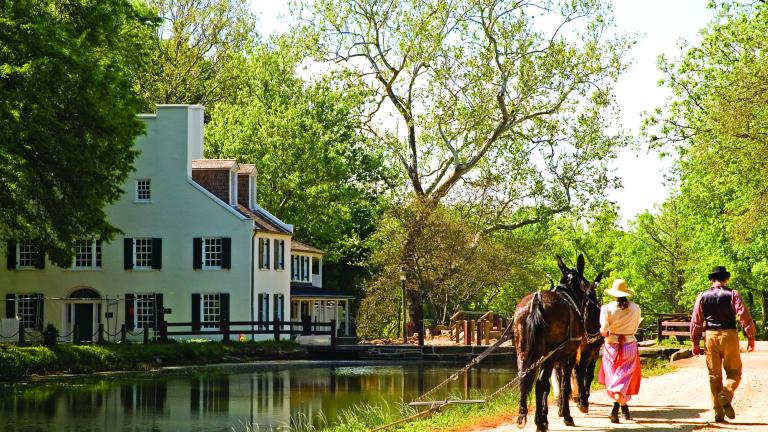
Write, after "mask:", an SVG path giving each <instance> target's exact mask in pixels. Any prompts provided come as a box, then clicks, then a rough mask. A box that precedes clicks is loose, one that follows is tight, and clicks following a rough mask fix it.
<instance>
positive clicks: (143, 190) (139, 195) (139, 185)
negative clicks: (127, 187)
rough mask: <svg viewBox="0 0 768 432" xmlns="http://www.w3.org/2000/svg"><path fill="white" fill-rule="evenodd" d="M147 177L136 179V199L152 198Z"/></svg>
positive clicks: (147, 199)
mask: <svg viewBox="0 0 768 432" xmlns="http://www.w3.org/2000/svg"><path fill="white" fill-rule="evenodd" d="M150 186H151V185H150V181H149V179H140V180H136V201H144V202H147V201H150V200H151V199H152V189H151V187H150Z"/></svg>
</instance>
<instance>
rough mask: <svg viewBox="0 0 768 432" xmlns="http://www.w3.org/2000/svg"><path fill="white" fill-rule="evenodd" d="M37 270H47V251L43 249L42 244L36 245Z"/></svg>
mask: <svg viewBox="0 0 768 432" xmlns="http://www.w3.org/2000/svg"><path fill="white" fill-rule="evenodd" d="M35 252H36V253H35V268H36V269H44V268H45V249H43V245H42V244H36V245H35Z"/></svg>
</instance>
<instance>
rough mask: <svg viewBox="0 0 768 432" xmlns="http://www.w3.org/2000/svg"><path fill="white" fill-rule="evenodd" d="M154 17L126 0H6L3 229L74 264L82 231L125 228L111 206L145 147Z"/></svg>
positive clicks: (0, 158)
mask: <svg viewBox="0 0 768 432" xmlns="http://www.w3.org/2000/svg"><path fill="white" fill-rule="evenodd" d="M155 26H156V20H155V18H154V15H153V14H152V13H150V12H149V11H148V9H147V8H144V7H141V6H138V5H135V4H134V3H132V2H130V1H127V0H100V1H87V0H66V1H52V0H12V1H8V0H5V1H0V41H2V42H0V235H2V237H5V238H19V239H34V240H36V241H38V242H39V243H41V244H42V245H43V246H44V247H45V248H46V250H47V252H48V253H49V256H50V257H51V259H53V260H54V261H55V262H57V263H59V264H62V265H69V264H71V256H72V255H71V251H72V247H73V244H74V241H75V240H76V239H78V238H87V237H90V236H101V237H102V238H106V239H108V238H110V237H111V236H112V235H114V234H115V233H116V232H117V229H116V228H115V227H113V226H111V225H110V224H109V223H108V222H107V221H106V219H105V214H104V210H103V209H104V207H105V205H106V204H108V203H110V202H114V201H115V200H116V199H118V198H119V196H120V194H121V193H122V191H121V190H120V185H121V184H122V183H123V181H124V180H125V178H126V176H127V174H128V172H129V171H130V169H131V163H132V162H133V160H134V158H135V156H136V152H135V151H134V150H133V149H132V147H133V142H134V138H135V137H136V136H137V135H138V134H140V133H141V132H142V123H141V122H140V121H139V120H138V119H137V118H136V114H137V113H139V112H140V111H141V109H142V107H143V106H144V105H145V104H144V101H143V100H142V99H141V98H140V97H139V96H138V95H137V93H136V91H135V89H134V85H135V82H136V80H137V77H138V76H139V75H140V74H141V72H142V71H143V70H144V68H145V67H146V59H147V58H148V56H149V49H148V48H149V46H148V43H149V42H150V41H151V39H152V37H153V31H154V28H155Z"/></svg>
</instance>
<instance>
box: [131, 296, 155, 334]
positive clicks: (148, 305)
mask: <svg viewBox="0 0 768 432" xmlns="http://www.w3.org/2000/svg"><path fill="white" fill-rule="evenodd" d="M134 301H135V302H136V307H135V309H134V311H135V312H134V314H135V317H136V327H137V328H143V329H151V328H154V327H155V295H154V294H136V297H134Z"/></svg>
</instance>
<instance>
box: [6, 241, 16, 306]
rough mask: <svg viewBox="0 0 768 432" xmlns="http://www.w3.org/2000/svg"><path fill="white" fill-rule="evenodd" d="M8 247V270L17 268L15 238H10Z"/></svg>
mask: <svg viewBox="0 0 768 432" xmlns="http://www.w3.org/2000/svg"><path fill="white" fill-rule="evenodd" d="M7 247H8V250H7V251H6V252H8V254H7V257H8V262H7V263H6V267H7V268H8V270H13V269H15V268H16V242H15V241H13V240H8V244H7ZM14 316H15V315H14Z"/></svg>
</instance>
